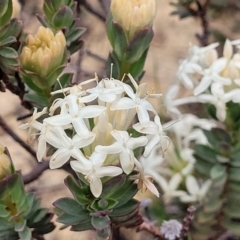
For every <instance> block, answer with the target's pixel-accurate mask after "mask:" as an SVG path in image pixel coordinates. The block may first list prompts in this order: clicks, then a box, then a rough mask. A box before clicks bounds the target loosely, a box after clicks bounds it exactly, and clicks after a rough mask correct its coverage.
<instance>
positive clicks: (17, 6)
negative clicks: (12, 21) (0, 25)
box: [12, 0, 21, 18]
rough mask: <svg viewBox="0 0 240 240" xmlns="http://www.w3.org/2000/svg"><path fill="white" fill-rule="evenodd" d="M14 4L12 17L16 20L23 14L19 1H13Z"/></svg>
mask: <svg viewBox="0 0 240 240" xmlns="http://www.w3.org/2000/svg"><path fill="white" fill-rule="evenodd" d="M12 3H13V12H12V17H13V18H16V17H18V16H19V14H20V12H21V5H20V3H19V1H18V0H12Z"/></svg>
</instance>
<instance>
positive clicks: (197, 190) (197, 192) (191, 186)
mask: <svg viewBox="0 0 240 240" xmlns="http://www.w3.org/2000/svg"><path fill="white" fill-rule="evenodd" d="M211 185H212V181H211V180H207V181H205V182H204V183H203V184H202V186H201V187H200V185H199V183H198V182H197V179H196V178H195V177H194V176H192V175H189V176H187V178H186V188H187V190H188V192H189V194H190V195H184V196H181V197H180V200H181V201H182V202H185V203H189V202H197V201H202V200H203V199H204V197H205V196H206V194H207V192H208V190H209V189H210V187H211Z"/></svg>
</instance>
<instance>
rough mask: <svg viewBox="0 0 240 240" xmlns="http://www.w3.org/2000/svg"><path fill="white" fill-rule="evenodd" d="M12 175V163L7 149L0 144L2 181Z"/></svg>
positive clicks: (0, 178)
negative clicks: (6, 152) (6, 151)
mask: <svg viewBox="0 0 240 240" xmlns="http://www.w3.org/2000/svg"><path fill="white" fill-rule="evenodd" d="M11 173H12V162H11V160H10V158H9V157H8V155H7V154H5V148H4V147H3V146H2V145H1V144H0V180H2V179H3V178H5V177H6V176H7V175H9V174H11Z"/></svg>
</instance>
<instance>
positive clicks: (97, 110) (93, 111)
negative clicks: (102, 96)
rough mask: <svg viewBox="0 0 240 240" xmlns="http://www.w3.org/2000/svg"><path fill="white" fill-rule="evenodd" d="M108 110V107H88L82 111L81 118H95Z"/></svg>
mask: <svg viewBox="0 0 240 240" xmlns="http://www.w3.org/2000/svg"><path fill="white" fill-rule="evenodd" d="M105 110H106V107H104V106H99V105H97V106H94V105H93V106H86V107H84V108H83V109H81V113H80V114H81V117H82V118H94V117H97V116H99V115H100V114H101V113H102V112H103V111H105Z"/></svg>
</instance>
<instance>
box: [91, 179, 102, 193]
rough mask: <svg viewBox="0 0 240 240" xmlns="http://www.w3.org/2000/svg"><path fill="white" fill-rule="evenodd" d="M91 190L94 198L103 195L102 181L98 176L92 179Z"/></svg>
mask: <svg viewBox="0 0 240 240" xmlns="http://www.w3.org/2000/svg"><path fill="white" fill-rule="evenodd" d="M90 189H91V192H92V194H93V195H94V197H96V198H98V197H99V196H100V195H101V193H102V181H101V179H100V178H98V177H97V176H92V177H91V182H90Z"/></svg>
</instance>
